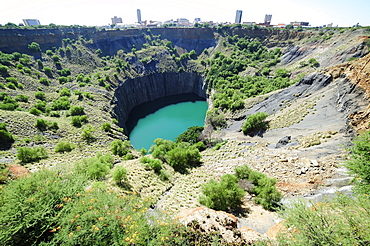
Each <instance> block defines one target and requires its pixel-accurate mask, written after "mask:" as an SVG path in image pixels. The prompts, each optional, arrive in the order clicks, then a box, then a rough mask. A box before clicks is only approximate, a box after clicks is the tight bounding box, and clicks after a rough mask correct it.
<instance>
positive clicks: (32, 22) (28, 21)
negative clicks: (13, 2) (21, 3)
mask: <svg viewBox="0 0 370 246" xmlns="http://www.w3.org/2000/svg"><path fill="white" fill-rule="evenodd" d="M23 23H24V25H26V26H38V25H41V24H40V21H39V20H37V19H23Z"/></svg>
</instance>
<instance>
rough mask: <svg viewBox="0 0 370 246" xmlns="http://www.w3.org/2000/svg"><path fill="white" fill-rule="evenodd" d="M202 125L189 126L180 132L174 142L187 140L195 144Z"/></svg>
mask: <svg viewBox="0 0 370 246" xmlns="http://www.w3.org/2000/svg"><path fill="white" fill-rule="evenodd" d="M203 129H204V127H202V126H191V127H189V128H188V129H187V130H186V131H185V132H183V133H181V134H180V135H179V136H178V137H177V138H176V143H180V142H188V143H190V144H195V143H196V142H198V141H199V136H200V134H201V133H202V131H203Z"/></svg>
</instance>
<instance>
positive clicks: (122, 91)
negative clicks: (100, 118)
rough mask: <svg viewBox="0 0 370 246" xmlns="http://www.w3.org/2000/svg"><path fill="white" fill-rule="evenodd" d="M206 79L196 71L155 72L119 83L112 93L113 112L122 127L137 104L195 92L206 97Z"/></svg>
mask: <svg viewBox="0 0 370 246" xmlns="http://www.w3.org/2000/svg"><path fill="white" fill-rule="evenodd" d="M206 88H207V85H206V81H205V80H204V79H203V77H202V76H201V75H199V74H196V73H186V72H183V73H156V74H150V75H147V76H144V77H138V78H135V79H128V80H126V81H124V82H123V83H121V84H120V85H119V86H118V88H117V89H116V90H115V93H114V97H115V98H114V101H113V104H114V109H113V110H114V113H115V114H116V116H117V118H118V120H119V122H120V123H121V124H122V127H123V128H125V129H126V125H123V123H125V122H126V121H127V119H128V116H129V114H130V111H131V110H132V109H133V108H134V107H135V106H138V105H141V104H143V103H147V102H152V101H154V100H156V99H159V98H165V97H168V96H175V95H181V94H187V93H190V94H195V95H197V96H199V97H201V98H204V99H206V97H207V94H206Z"/></svg>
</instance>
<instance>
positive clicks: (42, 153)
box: [17, 147, 48, 163]
mask: <svg viewBox="0 0 370 246" xmlns="http://www.w3.org/2000/svg"><path fill="white" fill-rule="evenodd" d="M17 158H18V159H19V160H20V161H21V162H22V163H30V162H36V161H39V160H41V159H46V158H48V154H47V152H46V149H45V148H44V147H33V148H30V147H19V148H18V149H17Z"/></svg>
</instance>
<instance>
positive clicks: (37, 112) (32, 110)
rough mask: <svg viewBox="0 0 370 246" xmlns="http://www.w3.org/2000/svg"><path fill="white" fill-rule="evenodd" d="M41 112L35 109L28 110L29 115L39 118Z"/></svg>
mask: <svg viewBox="0 0 370 246" xmlns="http://www.w3.org/2000/svg"><path fill="white" fill-rule="evenodd" d="M41 113H42V112H41V111H40V110H38V109H37V108H31V109H30V114H33V115H36V116H39V115H40V114H41Z"/></svg>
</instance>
